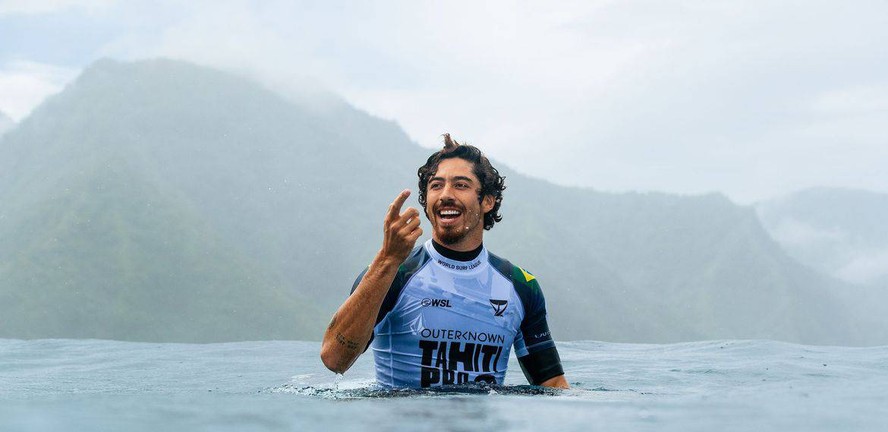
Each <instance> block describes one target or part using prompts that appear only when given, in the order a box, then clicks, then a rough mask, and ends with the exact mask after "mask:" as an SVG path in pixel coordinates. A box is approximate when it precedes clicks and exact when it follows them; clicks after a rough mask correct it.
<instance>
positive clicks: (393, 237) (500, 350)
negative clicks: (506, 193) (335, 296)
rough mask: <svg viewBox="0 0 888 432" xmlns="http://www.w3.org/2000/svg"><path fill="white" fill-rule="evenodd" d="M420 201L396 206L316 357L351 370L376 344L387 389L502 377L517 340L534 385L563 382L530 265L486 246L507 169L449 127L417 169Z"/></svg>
mask: <svg viewBox="0 0 888 432" xmlns="http://www.w3.org/2000/svg"><path fill="white" fill-rule="evenodd" d="M418 175H419V203H420V204H421V205H422V206H423V209H424V211H425V215H426V218H428V220H429V221H430V222H431V225H432V239H431V240H429V241H427V242H426V243H425V244H424V245H421V246H418V247H416V248H414V244H415V243H416V240H417V239H418V238H419V237H420V236H421V235H422V229H421V228H420V227H419V211H417V210H416V209H414V208H408V209H407V210H405V211H404V212H403V213H401V206H402V205H403V204H404V201H405V200H406V199H407V197H408V196H409V195H410V191H409V190H405V191H403V192H401V194H400V195H398V197H397V198H396V199H395V201H394V202H393V203H392V204H391V205H390V206H389V209H388V214H387V215H386V217H385V222H384V229H383V232H384V236H383V243H382V249H380V251H379V252H378V253H377V255H376V257H375V258H374V259H373V262H372V263H371V264H370V266H369V267H368V268H367V269H366V270H364V272H363V273H361V275H360V276H358V279H357V281H355V285H354V287H353V288H352V294H351V295H350V296H349V297H348V299H346V301H345V302H344V303H343V304H342V306H340V308H339V310H338V311H337V312H336V314H335V315H333V319H332V320H331V321H330V325H329V327H328V328H327V331H326V332H325V334H324V341H323V344H322V346H321V360H322V361H323V362H324V365H326V366H327V368H329V369H330V370H332V371H334V372H337V373H344V372H345V371H346V370H348V368H349V367H351V365H352V364H353V363H354V361H355V360H357V358H358V356H360V355H361V353H362V352H363V351H364V350H366V348H367V347H368V346H369V344H370V342H371V341H372V342H373V353H374V356H375V360H376V377H377V381H378V382H379V384H381V385H383V386H386V387H393V388H401V387H434V386H442V385H457V384H465V383H471V382H479V383H480V382H486V383H490V384H502V383H503V379H504V378H505V372H506V367H507V365H508V360H509V351H510V349H511V347H512V346H513V345H514V347H515V353H516V355H517V357H518V361H519V363H520V364H521V368H522V370H523V371H524V374H525V376H526V377H527V379H528V381H529V382H530V383H531V384H536V385H542V386H548V387H559V388H567V387H568V384H567V381H566V380H565V378H564V372H563V370H562V367H561V361H560V359H559V357H558V351H557V350H556V349H555V343H554V341H553V340H552V337H551V335H550V333H549V327H548V323H547V322H546V305H545V300H544V299H543V295H542V292H541V291H540V287H539V284H538V283H537V281H536V279H535V278H534V277H533V275H531V274H530V273H528V272H526V271H524V270H523V269H521V268H519V267H516V266H513V265H512V264H511V263H509V262H508V261H506V260H504V259H502V258H499V257H497V256H496V255H493V254H491V253H489V252H487V250H486V249H485V248H484V246H483V244H482V239H483V235H484V230H489V229H490V228H492V227H493V225H494V224H495V223H496V222H499V221H501V220H502V216H500V215H499V214H498V211H499V207H500V203H501V202H502V191H503V189H505V185H504V177H502V176H500V175H499V172H498V171H497V170H496V169H495V168H494V167H493V166H491V164H490V161H489V160H488V159H487V158H486V157H485V156H484V155H483V154H482V153H481V151H480V150H478V149H477V148H475V147H473V146H469V145H460V144H459V143H457V142H455V141H454V140H452V139H451V138H450V135H448V134H444V149H442V150H441V151H438V152H436V153H434V154H432V155H431V156H430V157H429V159H428V161H427V162H426V164H425V165H423V166H422V167H421V168H419V171H418Z"/></svg>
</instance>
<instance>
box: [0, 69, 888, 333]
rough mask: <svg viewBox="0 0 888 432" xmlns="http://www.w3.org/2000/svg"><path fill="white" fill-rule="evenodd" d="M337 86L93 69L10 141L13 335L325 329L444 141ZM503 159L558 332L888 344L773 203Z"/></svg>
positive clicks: (515, 233)
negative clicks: (796, 244)
mask: <svg viewBox="0 0 888 432" xmlns="http://www.w3.org/2000/svg"><path fill="white" fill-rule="evenodd" d="M327 97H328V100H327V102H328V103H325V104H324V105H323V108H322V109H319V108H318V107H317V106H316V105H315V104H314V101H312V100H300V99H293V98H289V99H288V98H284V97H281V96H280V95H278V94H276V93H274V92H272V91H269V90H267V89H265V88H263V87H261V86H259V85H257V84H255V83H253V82H251V81H249V80H247V79H244V78H241V77H238V76H235V75H231V74H228V73H224V72H220V71H215V70H211V69H207V68H202V67H198V66H194V65H190V64H186V63H181V62H175V61H168V60H153V61H143V62H137V63H118V62H115V61H110V60H104V61H100V62H98V63H96V64H94V65H93V66H91V67H90V68H88V69H87V70H86V71H85V72H84V73H83V74H82V76H81V77H80V78H79V79H78V80H76V81H75V82H74V83H73V84H71V85H70V86H69V87H68V88H66V89H65V90H64V91H63V92H62V93H60V94H59V95H56V96H55V97H53V98H51V99H50V100H48V101H47V102H46V103H44V104H43V105H42V106H41V107H39V108H38V109H37V110H36V111H35V112H34V113H33V114H32V115H31V116H30V117H28V118H27V119H25V120H24V121H22V122H21V123H20V124H19V125H18V126H17V127H16V128H15V129H13V130H12V131H10V132H8V133H7V134H6V135H5V136H3V137H2V139H0V202H2V203H3V204H2V207H0V239H3V241H2V244H0V337H25V338H36V337H97V338H111V339H126V340H152V341H195V342H205V341H220V340H240V339H269V338H298V339H318V338H319V337H320V336H321V332H322V331H323V328H324V327H325V325H326V323H327V320H328V319H329V316H330V315H331V314H332V312H333V311H334V310H335V308H336V307H337V306H338V304H339V303H341V301H342V300H343V299H344V298H345V296H346V295H347V293H348V290H349V289H350V287H351V284H352V282H353V280H354V277H355V276H356V275H357V274H358V273H359V272H360V270H361V269H362V268H363V267H364V266H365V265H366V264H367V263H368V262H369V261H370V259H371V258H372V257H373V255H374V254H375V252H376V251H377V250H378V248H379V243H380V240H381V224H382V217H383V215H384V212H385V209H386V207H387V205H388V203H389V202H390V201H391V200H392V199H393V198H394V196H395V195H396V194H397V192H398V191H399V190H401V189H403V188H404V187H411V188H413V189H415V187H416V185H415V183H416V181H415V172H416V168H417V167H418V166H419V165H420V164H421V163H422V162H424V161H425V159H426V157H427V156H428V154H429V153H430V151H428V150H425V149H422V148H420V147H418V146H417V145H416V144H414V143H413V142H411V141H410V140H409V138H408V137H407V136H406V135H405V134H404V133H403V132H402V131H401V130H400V129H399V128H398V126H397V125H396V124H394V123H391V122H386V121H382V120H379V119H376V118H373V117H371V116H369V115H367V114H365V113H363V112H360V111H358V110H355V109H354V108H352V107H350V106H349V105H348V104H346V103H345V102H342V101H341V100H340V99H338V98H337V97H336V96H334V95H328V96H327ZM330 101H333V103H329V102H330ZM442 132H443V131H442ZM477 144H478V145H480V146H481V147H482V148H483V143H477ZM501 171H502V172H503V173H504V174H505V175H506V176H507V185H508V186H509V189H508V190H507V191H506V198H505V202H504V205H503V214H504V216H505V219H504V221H503V222H502V223H500V224H498V225H497V226H496V227H495V228H494V229H493V230H492V231H490V232H489V233H488V237H487V239H486V240H485V242H486V244H487V245H488V247H489V248H490V249H491V250H492V251H493V252H494V253H497V254H499V255H501V256H505V257H507V258H509V259H510V260H512V261H513V262H515V263H516V264H519V265H521V266H522V267H525V268H526V269H528V270H529V271H531V272H533V273H534V274H536V275H537V276H538V278H539V279H540V280H541V283H542V285H543V289H544V291H545V293H546V297H547V303H548V305H549V312H550V321H551V324H552V327H553V331H554V333H555V335H556V337H558V338H561V339H601V340H612V341H646V342H671V341H681V340H693V339H717V338H768V339H779V340H786V341H796V342H803V343H828V344H871V343H885V342H886V341H885V340H873V339H872V334H871V332H868V331H864V329H865V327H864V324H862V323H861V322H860V321H859V320H857V318H856V317H854V316H852V315H851V311H852V310H853V308H850V306H848V305H847V304H846V303H843V302H842V301H837V297H836V292H837V291H841V290H842V289H843V287H844V285H843V283H842V282H839V281H837V280H834V279H831V278H829V277H826V276H823V275H821V274H819V273H816V272H815V271H813V270H810V269H808V268H807V267H805V266H803V265H801V264H798V263H797V262H796V261H794V260H793V259H791V258H789V257H788V256H787V255H786V254H784V253H783V251H782V249H781V248H780V247H779V246H778V245H777V244H776V243H774V242H773V241H772V240H771V238H770V237H769V236H768V234H767V233H766V232H765V231H764V230H763V229H762V227H761V225H760V223H759V221H758V219H757V217H756V214H755V212H754V210H753V209H752V208H749V207H738V206H736V205H734V204H732V203H731V202H730V201H728V200H727V199H725V198H724V197H722V196H720V195H705V196H694V197H683V196H673V195H666V194H656V193H651V194H637V193H631V194H608V193H601V192H597V191H594V190H589V189H577V188H564V187H559V186H555V185H552V184H549V183H547V182H544V181H541V180H537V179H532V178H528V177H526V176H522V175H519V174H516V173H514V172H512V171H510V170H509V169H508V168H507V167H503V169H502V170H501ZM414 196H415V195H414ZM414 205H415V204H414ZM426 227H428V225H427V224H426ZM870 324H872V323H866V325H870ZM876 324H879V323H876ZM882 324H884V323H882Z"/></svg>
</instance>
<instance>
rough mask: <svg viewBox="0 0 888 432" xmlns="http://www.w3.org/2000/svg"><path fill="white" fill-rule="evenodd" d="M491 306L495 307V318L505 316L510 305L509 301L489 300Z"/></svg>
mask: <svg viewBox="0 0 888 432" xmlns="http://www.w3.org/2000/svg"><path fill="white" fill-rule="evenodd" d="M489 300H490V305H491V306H493V316H503V312H505V311H506V306H508V305H509V301H508V300H494V299H489Z"/></svg>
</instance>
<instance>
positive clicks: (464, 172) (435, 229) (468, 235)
mask: <svg viewBox="0 0 888 432" xmlns="http://www.w3.org/2000/svg"><path fill="white" fill-rule="evenodd" d="M473 168H474V165H473V164H472V163H471V162H469V161H467V160H464V159H460V158H450V159H444V160H442V161H441V162H440V163H439V164H438V171H437V172H436V173H435V175H434V176H433V177H432V178H431V179H429V183H428V184H427V185H426V215H427V216H428V218H429V221H430V222H431V223H432V237H433V238H434V239H435V241H437V242H438V243H441V244H443V245H446V246H449V247H451V248H453V249H456V250H471V249H474V248H476V247H478V246H479V245H480V244H481V240H482V237H483V234H484V213H486V212H488V211H490V210H491V209H493V204H494V198H493V197H492V196H490V195H487V196H485V197H484V199H483V200H481V202H480V203H479V202H478V195H479V193H480V191H481V183H480V182H479V181H478V177H476V176H475V173H474V172H473Z"/></svg>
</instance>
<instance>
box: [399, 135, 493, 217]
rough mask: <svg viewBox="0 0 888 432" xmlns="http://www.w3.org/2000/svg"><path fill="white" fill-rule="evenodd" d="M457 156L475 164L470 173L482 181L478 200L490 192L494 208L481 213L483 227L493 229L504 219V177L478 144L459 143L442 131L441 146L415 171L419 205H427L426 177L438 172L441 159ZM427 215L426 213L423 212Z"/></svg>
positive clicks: (428, 177)
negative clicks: (442, 140) (479, 148)
mask: <svg viewBox="0 0 888 432" xmlns="http://www.w3.org/2000/svg"><path fill="white" fill-rule="evenodd" d="M450 158H460V159H463V160H466V161H469V162H471V163H472V165H473V166H474V169H473V172H474V174H475V177H478V181H479V182H481V190H479V191H478V202H481V201H482V200H483V199H484V197H485V196H487V195H490V196H493V198H494V204H493V208H492V209H490V211H489V212H487V213H484V229H485V230H489V229H491V228H493V224H495V223H497V222H499V221H501V220H503V217H502V215H500V214H499V213H498V212H499V208H500V204H502V202H503V190H505V189H506V184H505V181H506V178H505V177H503V176H501V175H500V174H499V171H497V170H496V168H494V167H493V165H491V164H490V160H488V159H487V156H484V154H483V153H481V150H478V148H477V147H475V146H471V145H467V144H460V143H458V142H456V141H455V140H453V139H451V138H450V134H447V133H445V134H444V148H443V149H441V150H439V151H437V152H435V153H433V154H432V155H431V156H429V159H428V160H427V161H426V163H425V165H423V166H421V167H419V170H417V172H416V174H417V175H418V176H419V204H420V205H421V206H422V208H423V209H425V208H426V188H427V187H428V185H429V180H430V179H431V178H432V177H434V176H435V173H437V172H438V164H439V163H441V161H442V160H444V159H450ZM426 216H428V214H426Z"/></svg>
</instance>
